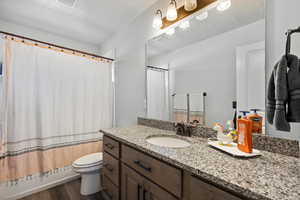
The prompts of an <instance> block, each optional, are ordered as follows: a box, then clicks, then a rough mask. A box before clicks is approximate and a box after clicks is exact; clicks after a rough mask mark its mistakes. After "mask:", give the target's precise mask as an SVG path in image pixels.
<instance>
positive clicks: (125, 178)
mask: <svg viewBox="0 0 300 200" xmlns="http://www.w3.org/2000/svg"><path fill="white" fill-rule="evenodd" d="M121 182H122V185H121V198H122V200H143V199H144V196H145V192H144V190H143V178H142V177H141V176H140V175H138V174H137V173H135V172H134V171H133V170H132V169H130V168H128V167H126V166H125V165H124V164H123V165H122V181H121Z"/></svg>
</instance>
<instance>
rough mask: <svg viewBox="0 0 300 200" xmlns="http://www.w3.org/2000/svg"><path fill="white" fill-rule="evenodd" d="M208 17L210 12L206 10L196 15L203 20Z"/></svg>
mask: <svg viewBox="0 0 300 200" xmlns="http://www.w3.org/2000/svg"><path fill="white" fill-rule="evenodd" d="M207 17H208V12H207V11H205V12H203V13H201V14H200V15H198V16H196V19H197V20H199V21H203V20H205V19H206V18H207Z"/></svg>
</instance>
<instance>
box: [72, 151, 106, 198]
mask: <svg viewBox="0 0 300 200" xmlns="http://www.w3.org/2000/svg"><path fill="white" fill-rule="evenodd" d="M102 159H103V155H102V153H92V154H88V155H86V156H83V157H81V158H78V159H77V160H75V161H74V162H73V164H72V166H73V169H74V171H75V172H77V173H79V174H81V189H80V193H81V194H82V195H90V194H94V193H97V192H99V191H100V190H101V189H102V188H101V181H100V168H102Z"/></svg>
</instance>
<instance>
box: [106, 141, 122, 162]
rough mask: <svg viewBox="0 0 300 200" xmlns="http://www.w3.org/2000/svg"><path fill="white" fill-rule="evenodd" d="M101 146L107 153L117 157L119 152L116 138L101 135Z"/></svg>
mask: <svg viewBox="0 0 300 200" xmlns="http://www.w3.org/2000/svg"><path fill="white" fill-rule="evenodd" d="M103 148H104V151H106V152H107V153H109V154H111V155H113V156H114V157H116V158H119V152H120V144H119V142H117V141H116V140H114V139H112V138H110V137H107V136H104V137H103Z"/></svg>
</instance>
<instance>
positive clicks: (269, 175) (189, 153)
mask: <svg viewBox="0 0 300 200" xmlns="http://www.w3.org/2000/svg"><path fill="white" fill-rule="evenodd" d="M101 132H103V133H104V134H105V135H108V136H110V137H112V138H115V139H116V140H119V141H121V142H123V143H126V144H127V145H129V146H131V147H134V148H137V149H139V150H141V151H143V152H146V153H148V154H150V155H153V156H154V157H157V158H159V159H161V160H164V161H165V162H168V163H170V164H172V165H174V166H177V167H179V168H182V169H184V170H187V171H189V172H191V173H193V174H196V175H198V176H199V177H201V178H203V179H205V180H208V181H209V182H212V183H214V184H216V185H219V186H221V187H224V188H226V189H228V190H230V191H232V192H234V193H238V194H242V195H243V196H245V197H247V198H250V199H257V200H264V199H266V200H269V199H274V200H275V199H276V200H299V199H300V159H298V158H295V157H290V156H285V155H281V154H276V153H271V152H267V151H261V152H262V156H260V157H257V158H251V159H239V158H235V157H232V156H230V155H227V154H225V153H223V152H220V151H218V150H216V149H213V148H211V147H209V146H208V145H207V139H204V138H201V137H191V138H188V137H184V139H185V140H187V141H189V142H190V143H192V145H191V146H189V147H187V148H166V147H159V146H155V145H152V144H149V143H147V142H146V138H147V137H149V136H152V135H173V136H175V132H173V131H166V130H161V129H156V128H151V127H147V126H141V125H137V126H133V127H129V128H113V129H106V130H101ZM176 137H180V136H176Z"/></svg>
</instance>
